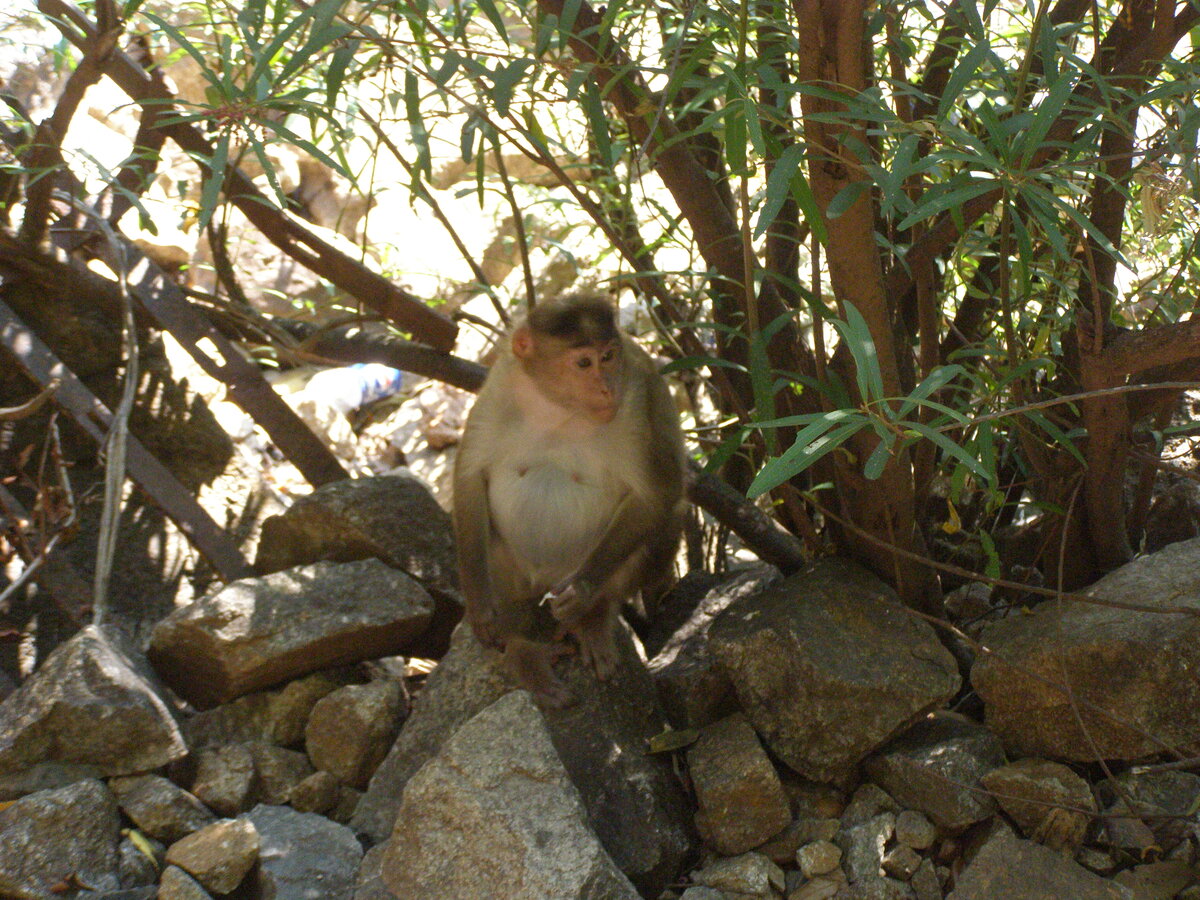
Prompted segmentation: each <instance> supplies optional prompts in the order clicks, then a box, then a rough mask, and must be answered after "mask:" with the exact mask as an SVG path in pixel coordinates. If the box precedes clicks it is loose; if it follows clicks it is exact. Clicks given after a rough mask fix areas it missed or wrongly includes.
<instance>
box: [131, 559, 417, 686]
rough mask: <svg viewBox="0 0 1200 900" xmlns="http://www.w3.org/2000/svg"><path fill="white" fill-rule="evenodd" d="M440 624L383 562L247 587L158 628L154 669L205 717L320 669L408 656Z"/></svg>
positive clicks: (242, 584)
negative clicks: (219, 707) (431, 625)
mask: <svg viewBox="0 0 1200 900" xmlns="http://www.w3.org/2000/svg"><path fill="white" fill-rule="evenodd" d="M432 615H433V601H432V600H431V599H430V597H429V595H428V593H426V592H425V590H424V589H423V588H422V587H421V586H420V585H419V584H417V583H416V582H415V581H413V580H412V579H411V578H409V577H408V576H407V575H405V574H404V573H402V572H397V571H396V570H395V569H392V568H389V567H388V566H386V565H384V564H383V563H381V562H379V561H378V560H362V561H360V562H350V563H342V564H337V563H316V564H314V565H311V566H301V567H299V568H295V569H288V570H287V571H284V572H278V573H276V574H274V575H267V576H265V577H263V578H244V579H241V580H239V581H234V582H231V583H229V584H227V585H226V586H225V587H223V588H221V589H220V590H218V591H216V592H215V593H213V594H210V595H209V596H208V597H205V598H203V599H201V600H197V601H196V602H195V603H192V604H191V605H189V606H186V607H183V608H182V609H179V610H176V611H175V612H173V613H171V615H169V616H167V617H166V618H165V619H163V620H162V621H161V622H159V623H158V624H157V625H156V626H155V627H154V631H153V633H152V635H151V641H150V660H151V662H152V663H153V664H154V666H155V668H157V669H158V671H159V672H160V673H161V674H162V675H163V677H164V678H165V679H166V680H167V682H168V683H169V684H170V685H171V686H172V687H173V688H174V689H175V690H176V692H177V693H179V694H180V695H181V696H183V697H185V698H187V699H188V700H189V701H191V702H192V703H195V704H196V705H197V706H201V707H208V706H214V705H216V704H219V703H224V702H226V701H228V700H232V699H233V698H234V697H238V696H241V695H242V694H246V693H249V692H251V691H256V690H261V689H262V688H267V687H271V686H273V685H276V684H279V683H281V682H283V681H287V680H288V679H290V678H296V677H298V676H300V675H306V674H308V673H310V672H314V671H317V670H319V669H326V668H330V667H332V666H337V665H344V664H347V663H351V662H358V661H361V660H366V659H373V658H375V657H379V656H386V655H388V654H393V653H397V652H399V651H401V650H403V649H404V648H405V647H406V646H407V645H408V644H409V643H410V642H411V641H412V640H413V639H414V638H415V637H417V636H418V635H419V634H420V633H421V632H422V631H424V630H425V627H426V626H427V625H428V624H429V621H430V619H431V617H432Z"/></svg>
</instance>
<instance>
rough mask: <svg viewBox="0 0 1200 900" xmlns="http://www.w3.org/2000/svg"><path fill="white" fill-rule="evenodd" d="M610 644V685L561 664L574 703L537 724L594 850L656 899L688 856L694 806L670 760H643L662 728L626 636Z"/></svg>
mask: <svg viewBox="0 0 1200 900" xmlns="http://www.w3.org/2000/svg"><path fill="white" fill-rule="evenodd" d="M616 638H617V649H618V651H619V654H620V655H619V661H618V665H617V670H616V672H614V673H613V675H612V677H610V678H609V680H608V681H605V682H601V681H598V680H597V679H596V677H595V675H594V674H593V673H592V671H591V669H590V668H587V667H586V666H584V665H583V664H582V663H581V662H580V661H579V659H578V657H570V658H568V659H566V660H564V661H563V663H562V664H561V666H560V668H559V672H560V676H561V677H562V679H563V682H564V683H565V684H566V686H567V689H568V690H569V691H571V693H572V694H573V695H574V697H575V698H576V702H575V703H574V704H573V705H572V706H569V707H567V708H566V709H551V710H545V711H544V712H543V717H544V719H545V722H546V727H547V729H548V730H549V732H550V740H551V741H552V742H553V744H554V748H555V750H557V751H558V755H559V758H560V759H561V760H562V764H563V767H564V768H565V769H566V770H567V774H568V775H569V776H570V778H571V781H572V782H573V783H574V784H575V787H576V788H577V789H578V790H579V793H580V796H581V797H582V798H583V805H584V808H585V809H586V810H587V815H588V823H589V824H590V825H591V828H592V830H593V831H594V832H595V833H596V836H597V837H598V838H599V839H600V843H601V844H602V845H603V847H604V849H605V850H606V851H607V852H608V855H609V856H610V857H611V858H612V860H613V862H614V863H616V865H617V868H619V869H620V870H621V871H622V872H624V873H625V875H627V876H628V877H629V880H630V881H632V882H633V884H634V885H635V886H636V887H637V888H638V890H639V891H641V892H642V893H643V894H647V895H650V896H657V895H658V894H659V893H661V891H662V890H663V889H664V888H666V887H667V885H669V884H670V883H671V882H672V881H673V880H674V878H675V876H676V875H677V873H678V871H679V869H680V867H681V865H682V863H683V860H684V858H685V857H686V856H687V855H688V854H689V853H690V852H691V851H692V849H693V842H694V838H693V837H692V831H691V819H692V806H691V804H690V802H689V801H688V798H687V796H686V795H685V794H684V791H683V786H682V784H681V783H680V781H679V778H678V776H677V775H676V773H675V770H674V767H673V766H672V763H671V759H670V757H669V756H668V755H665V754H664V755H653V754H650V753H649V752H647V746H648V744H649V741H650V739H651V738H653V737H654V736H656V735H658V734H661V733H662V732H663V730H664V729H665V728H666V720H665V719H664V718H663V716H662V713H661V712H660V710H659V707H658V703H657V697H656V695H655V692H654V684H653V682H652V681H651V680H650V674H649V672H647V671H646V665H645V663H644V662H643V661H642V658H641V656H640V655H639V653H638V651H637V648H636V647H635V645H634V642H633V638H632V635H631V633H630V632H629V630H628V629H625V628H622V629H619V630H618V633H617V635H616Z"/></svg>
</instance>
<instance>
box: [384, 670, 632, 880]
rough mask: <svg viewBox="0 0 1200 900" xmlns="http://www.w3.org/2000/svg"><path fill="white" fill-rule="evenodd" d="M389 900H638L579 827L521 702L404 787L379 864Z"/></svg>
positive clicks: (560, 773)
mask: <svg viewBox="0 0 1200 900" xmlns="http://www.w3.org/2000/svg"><path fill="white" fill-rule="evenodd" d="M383 879H384V882H385V884H386V885H387V886H388V887H389V889H390V890H391V891H392V892H393V893H394V894H396V896H398V897H421V896H427V894H428V892H429V891H430V889H431V887H432V886H435V885H436V890H437V895H438V896H439V897H441V898H443V900H477V898H480V897H505V898H507V900H583V898H587V900H638V897H639V895H638V892H637V891H636V890H635V888H634V887H633V885H632V884H631V883H630V882H629V880H628V879H627V878H626V877H625V876H624V875H623V874H622V873H621V871H620V870H619V869H618V868H617V867H616V865H615V864H614V863H613V861H612V859H611V858H610V857H609V856H608V854H607V853H606V852H605V851H604V848H603V847H602V846H601V844H600V841H599V840H598V839H597V837H596V835H595V834H594V833H593V832H592V831H591V829H590V828H589V827H588V824H587V810H586V809H585V808H584V805H583V801H582V798H581V797H580V795H579V792H578V791H577V790H576V789H575V786H574V785H573V784H572V783H571V779H570V777H569V776H568V774H567V771H566V769H564V768H563V764H562V761H561V760H560V759H559V756H558V753H557V752H556V751H555V749H554V744H553V743H552V741H551V739H550V733H549V731H548V730H547V728H546V724H545V720H544V719H543V718H542V714H541V712H540V711H539V710H538V709H537V707H536V706H534V704H533V701H532V699H531V698H530V696H529V694H528V693H526V692H524V691H518V692H514V693H512V694H509V695H508V696H505V697H502V698H501V699H499V700H497V701H496V702H495V703H494V704H492V705H491V706H489V707H488V708H487V709H486V710H484V711H483V712H481V713H480V714H479V715H477V716H475V717H474V718H473V719H472V720H471V721H470V722H468V723H467V724H466V725H464V726H463V727H462V728H460V729H459V730H458V731H457V733H455V735H454V736H453V737H452V738H450V740H448V741H447V742H446V743H445V745H444V746H443V747H442V750H441V752H440V753H439V754H438V755H437V757H435V758H434V759H432V760H430V761H429V762H428V763H426V765H425V766H423V767H422V768H421V770H420V771H419V772H418V773H417V774H416V775H414V776H413V777H412V778H411V779H409V781H408V785H407V786H406V788H405V790H404V799H403V802H402V804H401V807H400V813H399V815H398V816H397V819H396V828H395V831H394V832H393V834H392V837H391V840H390V841H389V842H388V845H387V849H386V850H385V851H384V855H383Z"/></svg>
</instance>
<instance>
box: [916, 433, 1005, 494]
mask: <svg viewBox="0 0 1200 900" xmlns="http://www.w3.org/2000/svg"><path fill="white" fill-rule="evenodd" d="M904 427H905V429H906V430H908V431H911V432H914V433H915V434H917V435H919V436H920V437H923V438H925V439H926V440H929V441H933V443H935V444H936V445H937V446H938V447H939V448H940V449H941V450H942V452H944V453H945V454H946V455H947V456H949V457H951V458H953V459H956V460H958V462H960V463H962V464H963V465H964V466H966V467H967V468H968V469H970V470H971V471H972V472H974V473H975V474H976V475H977V476H979V478H981V479H983V480H985V481H990V480H991V474H990V473H989V472H988V471H987V469H985V468H984V467H983V464H982V463H981V462H980V461H979V460H977V459H976V458H975V457H973V456H972V455H971V454H970V453H968V452H967V451H966V450H964V449H963V448H962V447H960V446H959V445H958V444H956V443H954V441H952V440H950V438H948V437H947V436H946V435H944V434H942V433H941V432H940V431H934V430H933V429H932V428H930V427H928V426H927V425H923V424H921V423H920V422H905V423H904Z"/></svg>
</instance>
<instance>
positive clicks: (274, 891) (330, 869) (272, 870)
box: [246, 805, 363, 900]
mask: <svg viewBox="0 0 1200 900" xmlns="http://www.w3.org/2000/svg"><path fill="white" fill-rule="evenodd" d="M246 818H248V819H249V820H250V822H251V823H252V824H253V825H254V828H255V830H256V831H258V837H259V850H258V858H259V869H258V885H257V889H258V893H257V894H255V896H261V897H275V898H278V900H352V898H353V896H354V882H355V878H356V875H357V872H358V867H359V865H360V864H361V862H362V856H363V851H362V846H361V845H360V844H359V843H358V841H357V840H356V839H355V837H354V833H353V832H352V831H351V830H350V829H349V828H347V827H346V826H345V825H338V824H337V823H336V822H331V821H329V820H328V819H326V818H324V817H323V816H318V815H316V814H314V813H301V812H296V811H295V810H293V809H288V808H287V807H286V806H264V805H260V806H256V807H254V809H252V810H251V811H250V813H249V814H248V815H247V816H246Z"/></svg>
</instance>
